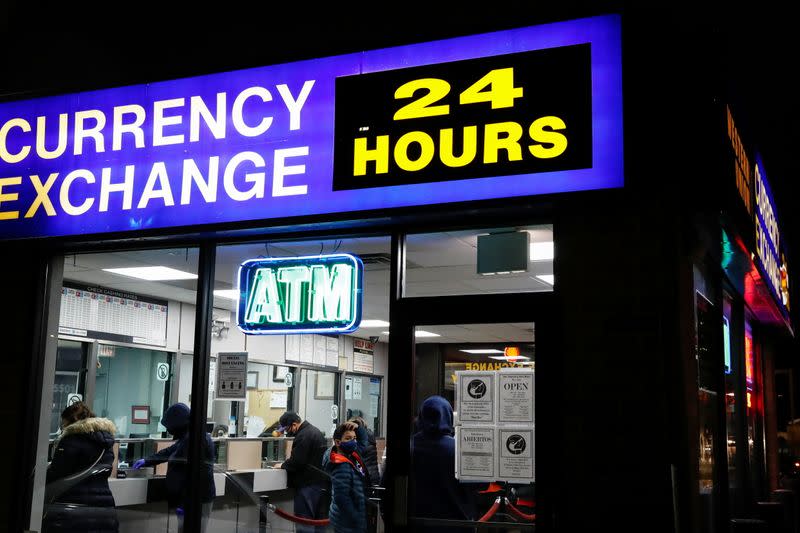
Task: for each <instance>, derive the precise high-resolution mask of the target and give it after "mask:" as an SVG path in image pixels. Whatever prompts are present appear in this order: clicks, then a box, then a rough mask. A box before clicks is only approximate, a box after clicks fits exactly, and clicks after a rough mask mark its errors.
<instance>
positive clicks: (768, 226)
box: [753, 154, 791, 314]
mask: <svg viewBox="0 0 800 533" xmlns="http://www.w3.org/2000/svg"><path fill="white" fill-rule="evenodd" d="M753 182H754V185H755V190H754V191H753V194H754V196H755V206H756V210H755V228H756V259H757V262H758V264H759V266H760V267H761V270H762V271H763V272H764V277H765V278H766V280H767V285H768V286H769V288H770V291H771V292H772V294H773V296H774V297H775V299H776V301H777V302H778V303H780V305H781V307H782V310H783V312H784V313H785V314H788V311H789V309H790V308H791V307H790V304H789V269H788V265H787V263H786V255H785V254H784V252H783V248H782V247H781V232H780V228H779V227H778V218H777V214H776V210H775V200H774V199H773V197H772V191H771V190H770V186H769V182H768V181H767V174H766V172H765V171H764V163H763V162H762V161H761V156H760V155H759V154H756V166H755V178H754V180H753Z"/></svg>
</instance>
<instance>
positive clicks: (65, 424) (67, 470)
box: [42, 402, 119, 533]
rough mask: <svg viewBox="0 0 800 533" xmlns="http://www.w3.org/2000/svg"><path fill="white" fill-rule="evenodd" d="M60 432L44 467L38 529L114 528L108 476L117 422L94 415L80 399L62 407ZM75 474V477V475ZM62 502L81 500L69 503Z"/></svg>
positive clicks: (108, 531)
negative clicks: (44, 504)
mask: <svg viewBox="0 0 800 533" xmlns="http://www.w3.org/2000/svg"><path fill="white" fill-rule="evenodd" d="M61 428H62V433H61V435H60V437H59V439H58V440H57V441H56V443H55V452H54V453H53V460H52V461H51V462H50V466H49V467H48V468H47V484H48V488H47V492H49V494H47V495H46V497H47V500H48V502H52V503H51V504H50V505H48V506H47V508H46V509H45V515H44V520H43V524H42V528H43V529H42V530H43V531H46V532H48V533H55V532H62V531H63V532H70V533H80V532H89V531H91V532H96V533H116V532H117V531H119V522H118V521H117V513H116V509H115V504H114V496H113V494H111V489H110V488H109V486H108V477H109V476H110V475H111V469H112V466H113V463H114V434H116V432H117V428H116V427H115V426H114V423H113V422H112V421H111V420H108V419H107V418H97V417H95V415H94V413H93V412H92V410H91V409H89V407H88V406H87V405H86V404H85V403H83V402H77V403H74V404H72V405H70V406H69V407H67V408H66V409H64V411H63V412H62V413H61ZM73 476H74V477H73ZM60 504H80V505H83V506H86V507H85V508H83V507H81V508H77V509H68V508H67V507H66V506H62V505H60Z"/></svg>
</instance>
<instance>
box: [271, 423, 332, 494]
mask: <svg viewBox="0 0 800 533" xmlns="http://www.w3.org/2000/svg"><path fill="white" fill-rule="evenodd" d="M326 447H327V444H326V442H325V437H323V436H322V432H321V431H320V430H319V429H317V428H316V427H315V426H313V425H312V424H310V423H309V422H308V421H306V420H304V421H303V423H302V424H300V427H299V428H298V429H297V433H295V434H294V441H293V442H292V453H291V455H290V456H289V458H288V459H286V461H284V462H283V464H282V465H281V468H283V469H284V470H286V474H287V478H288V483H289V486H290V487H294V488H297V487H306V486H308V485H320V486H323V487H324V486H327V485H328V478H327V477H326V476H325V474H324V473H323V472H322V471H321V470H322V454H323V453H324V452H325V448H326Z"/></svg>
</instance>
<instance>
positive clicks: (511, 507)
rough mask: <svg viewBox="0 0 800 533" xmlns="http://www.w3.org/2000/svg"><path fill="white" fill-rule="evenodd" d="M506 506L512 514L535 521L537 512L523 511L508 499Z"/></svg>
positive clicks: (521, 518)
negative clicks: (528, 512) (527, 512)
mask: <svg viewBox="0 0 800 533" xmlns="http://www.w3.org/2000/svg"><path fill="white" fill-rule="evenodd" d="M506 508H508V510H509V511H511V514H513V515H514V516H516V517H517V518H519V519H520V520H527V521H529V522H533V521H534V520H536V513H533V514H526V513H523V512H522V511H520V510H519V509H517V508H516V507H514V505H513V504H512V503H511V502H509V501H508V500H506Z"/></svg>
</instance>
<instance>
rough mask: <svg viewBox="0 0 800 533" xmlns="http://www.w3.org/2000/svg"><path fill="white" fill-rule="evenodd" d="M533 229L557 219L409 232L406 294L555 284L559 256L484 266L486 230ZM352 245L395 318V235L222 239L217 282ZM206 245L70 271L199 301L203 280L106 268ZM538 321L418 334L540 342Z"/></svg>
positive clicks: (372, 296)
mask: <svg viewBox="0 0 800 533" xmlns="http://www.w3.org/2000/svg"><path fill="white" fill-rule="evenodd" d="M511 230H519V231H527V232H528V233H529V234H530V242H531V243H539V242H552V240H553V231H552V226H551V225H541V226H528V227H520V228H491V229H482V230H467V231H455V232H443V233H429V234H415V235H409V236H408V238H407V246H406V257H407V262H406V279H407V281H406V295H407V296H434V295H457V294H479V293H498V292H532V291H537V292H541V291H552V290H553V287H552V285H550V284H549V283H547V282H545V281H542V280H540V279H538V278H537V277H536V276H538V275H552V274H553V261H552V259H548V260H536V261H533V260H530V259H529V262H528V270H527V271H525V272H518V273H510V274H496V275H489V276H487V275H479V274H477V267H476V262H477V248H478V245H477V240H478V235H482V234H487V233H496V232H500V231H511ZM333 252H347V253H352V254H354V255H357V256H359V257H361V258H362V260H363V261H364V312H363V319H372V320H383V321H386V322H388V320H389V305H388V302H389V268H390V264H389V259H390V255H389V254H390V238H389V237H388V236H385V237H359V238H352V239H327V240H307V241H294V242H274V241H272V242H265V241H259V242H253V243H247V244H236V245H228V246H219V247H218V248H217V262H216V267H215V286H214V289H216V290H219V289H231V288H233V289H235V288H236V275H237V272H238V267H239V265H240V264H241V263H242V262H243V261H244V260H247V259H254V258H258V257H287V256H288V257H292V256H304V255H319V254H329V253H333ZM197 264H198V249H197V248H180V249H160V250H134V251H124V252H105V253H96V254H76V255H68V256H66V257H65V261H64V278H65V279H66V280H71V281H75V282H79V283H87V284H91V285H98V286H102V287H107V288H109V289H114V290H118V291H124V292H131V293H135V294H139V295H143V296H153V297H157V298H161V299H168V300H175V301H179V302H185V303H191V304H194V303H195V300H196V284H197V283H196V280H193V279H191V280H177V281H161V282H155V281H145V280H141V279H137V278H132V277H127V276H122V275H119V274H115V273H111V272H105V271H104V270H103V269H106V268H125V267H140V266H141V267H144V266H167V267H171V268H174V269H177V270H181V271H184V272H190V273H194V274H196V273H197ZM214 307H215V308H218V309H227V310H231V311H234V312H235V309H236V308H235V301H234V300H230V299H226V298H220V297H215V298H214ZM531 328H532V324H493V325H447V326H441V325H440V326H430V327H420V328H418V329H423V330H424V331H428V332H431V333H437V334H438V335H440V336H439V337H418V339H417V341H418V342H438V343H487V342H488V343H491V342H504V341H519V342H523V341H524V342H532V340H533V332H532V329H531ZM387 331H388V327H387V326H382V327H381V326H377V327H370V328H366V327H362V328H360V329H359V330H357V331H356V332H354V333H353V334H354V335H357V336H359V337H373V336H374V337H379V338H380V340H382V341H387V340H388V335H387V334H386V333H385V332H387Z"/></svg>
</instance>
